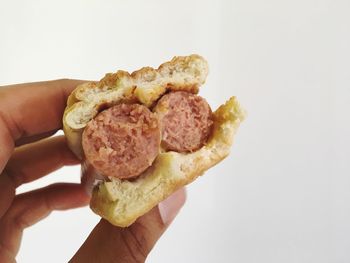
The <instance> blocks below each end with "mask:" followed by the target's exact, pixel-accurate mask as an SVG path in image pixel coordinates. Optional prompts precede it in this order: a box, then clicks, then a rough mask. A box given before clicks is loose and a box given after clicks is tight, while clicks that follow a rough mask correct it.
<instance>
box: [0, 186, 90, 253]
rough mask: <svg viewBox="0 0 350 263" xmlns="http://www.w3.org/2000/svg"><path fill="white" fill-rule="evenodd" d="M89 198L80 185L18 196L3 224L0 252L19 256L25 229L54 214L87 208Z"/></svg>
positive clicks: (39, 190)
mask: <svg viewBox="0 0 350 263" xmlns="http://www.w3.org/2000/svg"><path fill="white" fill-rule="evenodd" d="M88 202H89V197H88V195H87V194H86V192H85V190H84V189H83V188H82V187H81V185H79V184H68V183H66V184H63V183H62V184H53V185H50V186H48V187H45V188H42V189H38V190H35V191H32V192H28V193H25V194H21V195H18V196H16V198H15V200H14V202H13V204H12V206H11V208H10V209H9V210H8V211H7V212H6V214H5V215H4V217H3V218H2V219H1V220H0V251H1V248H2V249H4V250H5V249H6V251H8V253H11V254H12V255H16V254H17V252H18V249H19V244H20V241H21V237H22V232H23V229H24V228H26V227H29V226H31V225H33V224H35V223H36V222H38V221H40V220H41V219H43V218H45V217H46V216H48V215H49V214H50V213H51V212H52V211H53V210H66V209H71V208H76V207H81V206H84V205H87V204H88Z"/></svg>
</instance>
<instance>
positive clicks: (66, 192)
mask: <svg viewBox="0 0 350 263" xmlns="http://www.w3.org/2000/svg"><path fill="white" fill-rule="evenodd" d="M81 82H82V81H79V80H58V81H48V82H39V83H29V84H20V85H12V86H7V87H3V88H1V89H0V262H15V257H16V254H17V253H18V250H19V246H20V241H21V237H22V233H23V229H24V228H26V227H28V226H31V225H33V224H35V223H36V222H38V221H40V220H41V219H43V218H44V217H46V216H47V215H49V214H50V212H51V211H53V210H65V209H70V208H75V207H80V206H84V205H86V204H87V203H88V202H89V197H88V196H87V194H86V191H85V190H84V189H83V187H82V186H81V185H79V184H69V183H61V184H53V185H50V186H48V187H45V188H42V189H37V190H34V191H31V192H28V193H24V194H20V195H16V188H17V187H18V186H20V185H21V184H24V183H28V182H31V181H34V180H36V179H38V178H40V177H42V176H45V175H46V174H48V173H50V172H52V171H54V170H56V169H58V168H60V167H62V166H64V165H73V164H78V163H79V161H78V160H77V159H76V158H75V156H74V155H73V154H72V153H71V152H70V150H69V149H68V147H67V146H66V142H65V138H64V137H63V136H60V137H54V138H48V139H44V140H41V139H43V138H46V137H49V136H51V135H52V134H54V133H55V132H56V131H57V130H58V129H60V128H61V125H62V124H61V123H62V114H63V111H64V108H65V105H66V100H67V97H68V95H69V94H70V92H71V91H72V90H73V89H74V88H75V87H76V86H77V85H78V84H80V83H81ZM39 140H40V141H39ZM184 201H185V192H184V190H183V189H181V190H179V191H178V192H176V193H174V194H173V195H172V196H171V197H169V198H168V199H167V200H165V201H163V202H162V203H161V204H160V205H159V206H158V207H156V208H153V209H152V210H151V211H150V212H149V213H148V214H146V215H145V216H143V217H141V218H140V219H138V220H137V221H136V223H134V224H133V225H132V226H130V227H129V228H118V227H114V226H112V225H110V224H109V223H108V222H106V221H105V220H101V221H100V223H99V224H98V225H97V226H96V227H95V229H94V230H93V231H92V233H91V234H90V236H89V237H88V239H87V240H86V242H85V243H84V244H83V246H82V247H81V248H80V249H79V251H78V252H77V254H76V255H75V256H74V257H73V259H72V260H71V261H72V262H143V261H144V260H145V259H146V257H147V255H148V253H149V252H150V250H151V249H152V247H153V245H154V244H155V242H156V241H157V240H158V238H159V237H160V236H161V234H162V233H163V232H164V231H165V229H166V228H167V227H168V225H169V224H170V223H171V221H172V220H173V218H174V217H175V216H176V214H177V212H178V211H179V209H180V208H181V207H182V205H183V204H184Z"/></svg>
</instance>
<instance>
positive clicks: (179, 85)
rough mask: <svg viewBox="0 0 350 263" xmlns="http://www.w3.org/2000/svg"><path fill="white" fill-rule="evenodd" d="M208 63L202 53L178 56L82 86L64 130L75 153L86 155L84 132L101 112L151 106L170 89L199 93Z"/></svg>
mask: <svg viewBox="0 0 350 263" xmlns="http://www.w3.org/2000/svg"><path fill="white" fill-rule="evenodd" d="M207 74H208V64H207V62H206V60H205V59H204V58H202V57H201V56H199V55H191V56H185V57H174V58H173V59H172V60H171V61H169V62H166V63H164V64H162V65H160V66H159V67H158V69H153V68H151V67H144V68H142V69H140V70H137V71H135V72H133V73H131V74H129V73H128V72H126V71H122V70H119V71H117V72H116V73H113V74H112V73H108V74H106V75H105V77H104V78H102V79H101V80H100V81H99V82H88V83H84V84H81V85H79V86H78V87H77V88H76V89H75V90H74V91H73V92H72V94H71V95H70V96H69V98H68V102H67V107H66V110H65V113H64V117H63V129H64V132H65V134H66V135H67V139H68V144H69V146H70V147H71V149H72V150H73V152H74V153H75V154H76V155H77V156H78V157H79V158H82V147H81V133H82V130H83V129H84V127H85V125H86V124H87V123H88V122H89V121H90V120H91V119H92V118H93V117H94V116H96V114H97V113H98V112H99V111H100V109H101V108H105V107H110V106H112V105H114V104H117V103H121V102H139V103H142V104H144V105H146V106H148V107H150V106H151V105H152V104H153V103H155V102H156V101H157V100H158V98H159V97H161V96H162V95H163V94H164V93H165V92H166V91H167V90H172V91H175V90H184V91H188V92H192V93H197V92H198V89H199V86H200V85H202V84H203V83H204V82H205V79H206V77H207Z"/></svg>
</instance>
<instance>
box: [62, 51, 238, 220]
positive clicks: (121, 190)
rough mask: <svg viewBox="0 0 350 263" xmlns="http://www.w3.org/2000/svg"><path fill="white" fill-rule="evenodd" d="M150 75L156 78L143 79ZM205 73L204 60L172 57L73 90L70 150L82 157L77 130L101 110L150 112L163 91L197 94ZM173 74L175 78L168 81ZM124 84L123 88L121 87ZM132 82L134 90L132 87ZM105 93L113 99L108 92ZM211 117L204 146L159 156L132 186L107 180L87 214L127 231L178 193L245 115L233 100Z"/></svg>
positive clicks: (225, 149)
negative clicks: (126, 105)
mask: <svg viewBox="0 0 350 263" xmlns="http://www.w3.org/2000/svg"><path fill="white" fill-rule="evenodd" d="M175 69H176V73H174V70H175ZM171 70H173V72H172V73H170V72H171ZM149 72H152V74H153V75H154V74H155V75H157V74H160V75H159V76H157V77H152V78H151V77H147V76H148V73H149ZM160 72H163V73H160ZM164 72H166V73H164ZM207 73H208V66H207V63H206V61H205V60H204V59H203V58H202V57H200V56H198V55H192V56H188V57H175V58H174V59H173V60H171V61H170V62H167V63H164V64H163V65H161V66H160V67H159V68H158V69H157V70H155V69H152V68H143V69H141V70H139V71H136V72H134V73H132V74H131V75H130V74H128V73H126V72H124V71H118V72H117V73H116V74H107V75H106V77H105V78H104V79H102V80H101V81H100V82H99V83H93V84H92V83H88V84H83V85H80V86H78V88H77V89H76V90H75V91H74V92H73V93H72V95H71V96H70V98H69V99H68V103H67V108H66V112H65V114H64V119H63V123H64V131H65V133H66V136H67V140H68V143H69V146H70V147H71V149H72V150H73V151H74V152H75V153H76V154H77V156H79V157H80V158H82V157H83V155H82V148H81V133H82V130H83V129H84V127H85V125H86V123H87V122H88V121H89V120H91V119H92V118H93V117H94V116H95V115H96V114H97V113H98V110H99V107H101V105H102V107H106V106H107V107H109V106H111V105H114V104H117V103H120V102H121V101H125V100H126V101H136V102H139V103H142V104H144V105H146V106H148V107H150V106H151V105H153V104H154V102H155V101H156V100H157V99H158V98H159V97H161V96H162V95H163V94H164V93H165V92H166V91H167V90H168V89H170V90H185V91H188V92H193V93H197V92H198V88H199V86H200V85H201V84H203V83H204V81H205V78H206V76H207ZM152 74H151V75H152ZM174 75H176V78H173V77H172V76H174ZM157 78H163V80H161V79H158V80H157V81H156V82H154V81H155V79H157ZM140 79H142V81H141V80H140ZM146 79H151V81H147V80H146ZM165 79H167V80H165ZM170 80H171V81H170ZM126 82H127V83H128V84H125V83H126ZM118 83H119V84H118ZM120 83H124V84H120ZM130 83H133V84H130ZM135 83H137V84H138V85H136V86H135ZM145 83H146V84H145ZM150 83H152V84H150ZM159 83H162V85H160V84H159ZM109 90H110V91H111V93H113V94H111V93H108V91H109ZM106 92H107V93H106ZM114 93H115V94H114ZM101 94H102V95H101ZM80 116H84V117H83V118H80ZM213 116H214V117H213V121H214V128H213V133H212V135H211V137H210V139H209V141H208V143H207V144H206V145H205V146H203V147H202V148H201V149H199V150H197V151H195V152H193V153H188V154H181V153H177V152H163V153H160V154H159V155H158V157H157V158H156V160H155V161H154V163H153V164H152V166H151V167H150V168H149V169H147V170H146V171H145V172H144V173H143V174H142V175H140V176H139V177H138V178H137V179H135V180H133V181H128V180H120V179H117V178H109V179H110V180H109V181H105V182H102V183H100V184H99V185H98V186H96V187H95V188H94V190H93V193H92V199H91V202H90V207H91V209H92V210H93V211H94V212H95V213H97V214H99V215H100V216H102V217H103V218H105V219H107V220H108V221H109V222H110V223H112V224H114V225H116V226H120V227H126V226H129V225H130V224H132V223H133V222H134V221H135V220H136V219H137V218H138V217H140V216H142V215H143V214H145V213H147V212H148V211H149V210H150V209H152V208H153V207H154V206H155V205H157V204H158V203H159V202H160V201H162V200H164V199H165V198H167V197H168V196H169V195H171V193H173V192H174V191H176V190H177V189H178V188H180V187H182V186H184V185H186V184H189V183H190V182H192V181H193V180H195V179H196V178H197V177H198V176H200V175H202V174H203V173H204V172H205V171H206V170H207V169H209V168H210V167H212V166H214V165H215V164H217V163H218V162H220V161H221V160H222V159H224V158H225V157H226V156H227V155H228V154H229V152H230V147H231V145H232V142H233V135H234V133H235V131H236V129H237V128H238V126H239V124H240V122H241V121H242V120H243V119H244V112H243V110H242V109H241V107H240V105H239V103H238V101H237V100H236V98H235V97H232V98H230V99H229V100H228V101H227V102H226V103H225V104H224V105H222V106H220V107H219V108H218V109H217V110H216V111H215V112H214V113H213ZM79 118H80V119H79ZM83 167H87V163H83ZM83 172H84V169H83Z"/></svg>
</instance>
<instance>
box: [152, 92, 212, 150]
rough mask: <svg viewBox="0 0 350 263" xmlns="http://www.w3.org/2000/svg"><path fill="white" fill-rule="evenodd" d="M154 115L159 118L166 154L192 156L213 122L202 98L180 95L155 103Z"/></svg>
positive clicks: (183, 93) (188, 94)
mask: <svg viewBox="0 0 350 263" xmlns="http://www.w3.org/2000/svg"><path fill="white" fill-rule="evenodd" d="M154 111H155V112H156V113H157V114H158V117H159V118H160V122H161V126H162V146H163V147H164V148H165V149H166V150H170V151H177V152H193V151H196V150H198V149H199V148H200V147H202V146H203V145H204V144H205V143H206V141H207V139H208V137H209V135H210V132H211V127H212V124H213V121H212V111H211V109H210V106H209V105H208V103H207V102H206V100H205V99H204V98H202V97H200V96H197V95H194V94H192V93H188V92H184V91H177V92H170V93H168V94H166V95H164V96H163V97H162V98H161V99H160V100H159V101H158V103H157V105H156V106H155V108H154Z"/></svg>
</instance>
